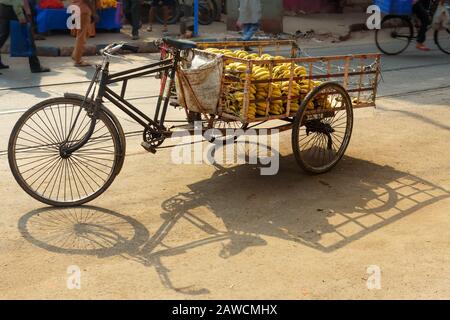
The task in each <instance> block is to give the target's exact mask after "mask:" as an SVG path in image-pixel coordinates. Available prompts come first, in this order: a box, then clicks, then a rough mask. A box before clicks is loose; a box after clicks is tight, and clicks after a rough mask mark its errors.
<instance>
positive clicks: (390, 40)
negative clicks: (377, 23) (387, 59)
mask: <svg viewBox="0 0 450 320" xmlns="http://www.w3.org/2000/svg"><path fill="white" fill-rule="evenodd" d="M413 37H414V28H413V25H412V22H411V20H410V19H409V18H408V17H405V16H393V15H388V16H386V17H384V18H383V20H382V21H381V29H378V30H377V31H376V32H375V43H376V45H377V47H378V49H379V50H380V51H381V52H383V53H384V54H387V55H397V54H400V53H402V52H403V51H405V50H406V48H408V46H409V44H410V43H411V40H412V39H413Z"/></svg>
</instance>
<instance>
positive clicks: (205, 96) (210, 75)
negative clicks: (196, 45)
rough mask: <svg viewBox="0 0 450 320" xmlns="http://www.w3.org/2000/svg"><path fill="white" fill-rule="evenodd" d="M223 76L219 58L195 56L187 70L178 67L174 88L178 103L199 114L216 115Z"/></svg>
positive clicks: (221, 62)
mask: <svg viewBox="0 0 450 320" xmlns="http://www.w3.org/2000/svg"><path fill="white" fill-rule="evenodd" d="M222 74H223V60H222V58H221V57H211V56H202V55H198V54H196V55H195V57H194V59H193V60H192V62H191V65H190V67H189V68H187V69H185V68H183V67H180V69H179V70H178V72H177V81H176V88H177V94H178V98H179V99H178V100H179V103H180V104H181V105H182V106H183V107H184V108H186V109H188V110H190V111H194V112H199V113H208V114H216V113H217V106H218V104H219V99H220V93H221V86H222Z"/></svg>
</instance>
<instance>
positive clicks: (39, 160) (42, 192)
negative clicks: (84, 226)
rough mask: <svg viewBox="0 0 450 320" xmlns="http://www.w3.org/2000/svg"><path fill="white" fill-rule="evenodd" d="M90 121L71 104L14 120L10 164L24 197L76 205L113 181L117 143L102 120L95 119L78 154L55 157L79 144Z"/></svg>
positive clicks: (112, 130)
mask: <svg viewBox="0 0 450 320" xmlns="http://www.w3.org/2000/svg"><path fill="white" fill-rule="evenodd" d="M77 102H78V101H77ZM91 121H92V119H91V118H90V117H89V115H88V114H87V112H86V110H85V109H83V108H82V107H81V106H80V105H78V103H70V101H68V102H65V101H60V102H59V103H53V104H49V105H44V106H42V107H40V108H36V110H33V112H30V113H29V114H26V117H24V118H23V119H22V118H21V119H20V120H19V122H21V125H20V126H19V127H17V126H16V127H17V128H15V129H14V131H13V135H12V139H13V143H12V146H11V147H12V149H11V147H10V153H11V157H12V158H10V165H11V169H12V170H13V173H15V177H16V179H17V180H18V181H19V183H20V184H21V186H22V187H23V188H24V189H25V190H26V191H27V192H28V193H30V194H31V195H33V196H34V197H35V198H38V199H39V200H42V201H43V202H46V203H50V204H55V205H62V204H74V203H77V204H80V203H82V202H83V201H84V200H86V199H89V198H91V197H93V196H95V195H96V194H97V193H98V194H99V193H101V192H103V189H105V186H106V187H107V186H108V185H109V184H110V182H112V179H113V178H114V176H115V167H116V163H117V158H118V146H119V142H118V136H117V132H116V130H115V127H114V125H113V124H112V123H111V122H110V121H109V119H108V118H107V117H106V116H105V115H101V116H100V117H99V119H97V120H96V126H95V128H94V131H93V134H92V136H91V137H90V139H89V140H88V141H87V142H86V144H84V145H83V146H82V147H81V148H80V149H78V150H76V151H75V152H73V153H72V154H68V155H64V153H62V152H60V151H61V150H60V149H64V148H67V147H68V146H73V145H75V144H77V143H79V142H80V141H81V140H82V139H83V138H84V137H85V136H86V135H87V134H88V131H89V128H90V124H91ZM69 135H70V137H69ZM10 144H11V143H10Z"/></svg>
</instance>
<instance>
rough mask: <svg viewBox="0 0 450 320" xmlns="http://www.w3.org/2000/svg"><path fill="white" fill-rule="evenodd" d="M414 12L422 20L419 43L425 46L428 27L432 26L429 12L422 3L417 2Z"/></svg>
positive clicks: (418, 35)
mask: <svg viewBox="0 0 450 320" xmlns="http://www.w3.org/2000/svg"><path fill="white" fill-rule="evenodd" d="M413 12H414V14H415V15H416V16H417V17H418V18H419V20H420V28H419V31H418V34H417V43H418V44H419V45H423V43H424V42H425V40H426V37H427V31H428V26H429V25H430V18H429V16H428V11H427V10H426V9H425V6H424V5H423V3H422V2H417V3H416V4H415V5H414V6H413Z"/></svg>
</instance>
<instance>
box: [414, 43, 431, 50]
mask: <svg viewBox="0 0 450 320" xmlns="http://www.w3.org/2000/svg"><path fill="white" fill-rule="evenodd" d="M416 49H417V50H420V51H430V50H431V49H430V48H428V47H427V46H426V45H424V44H423V43H418V44H417V45H416Z"/></svg>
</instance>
